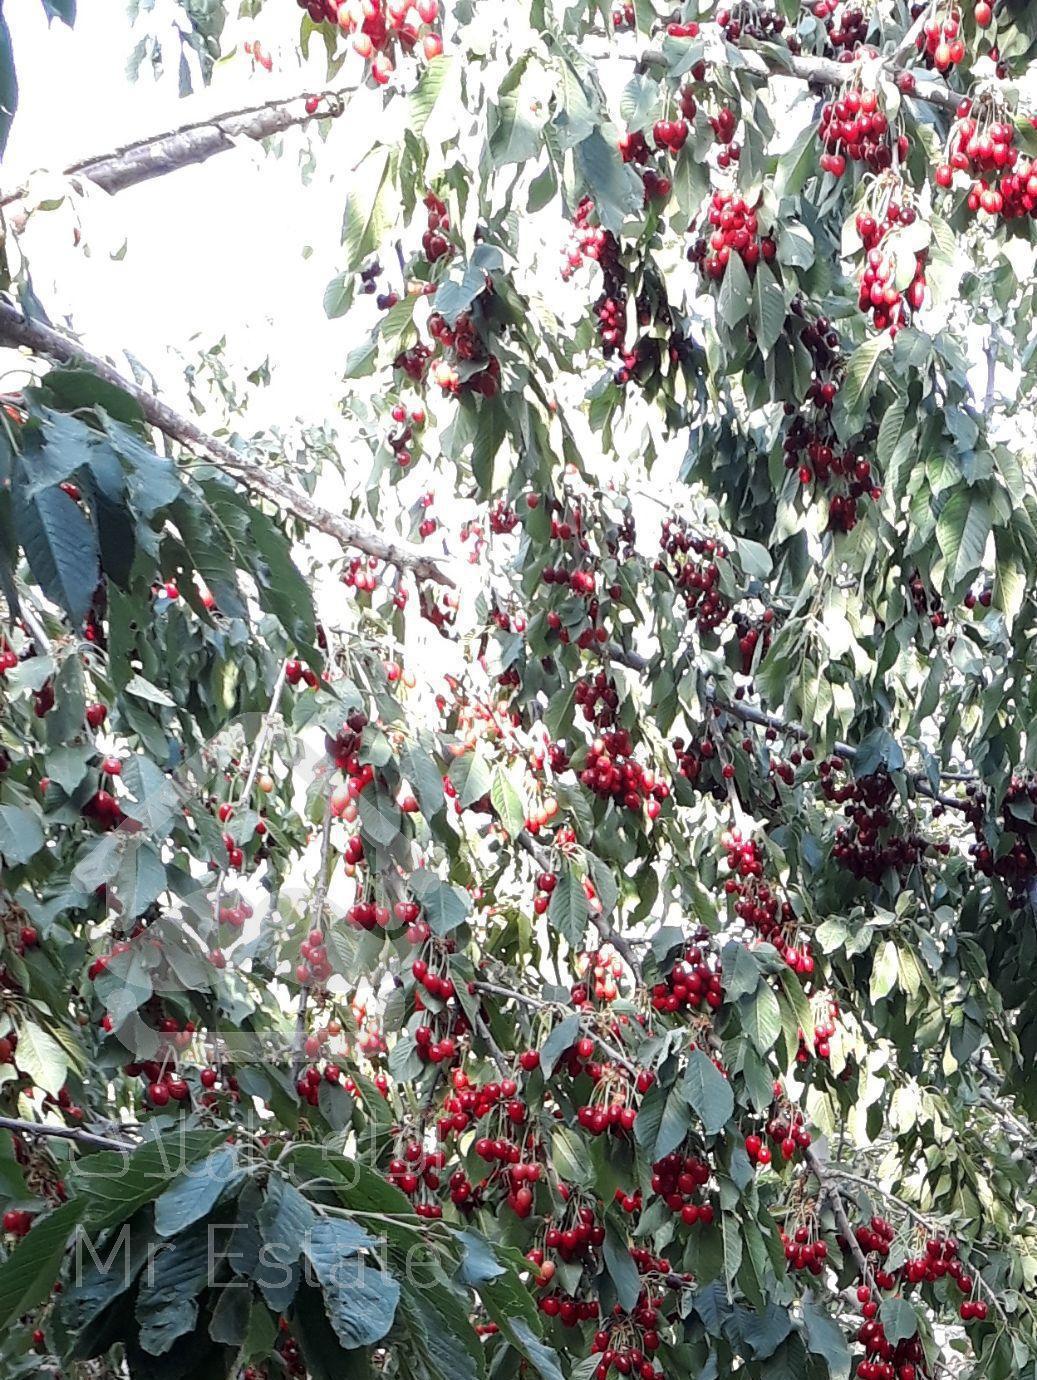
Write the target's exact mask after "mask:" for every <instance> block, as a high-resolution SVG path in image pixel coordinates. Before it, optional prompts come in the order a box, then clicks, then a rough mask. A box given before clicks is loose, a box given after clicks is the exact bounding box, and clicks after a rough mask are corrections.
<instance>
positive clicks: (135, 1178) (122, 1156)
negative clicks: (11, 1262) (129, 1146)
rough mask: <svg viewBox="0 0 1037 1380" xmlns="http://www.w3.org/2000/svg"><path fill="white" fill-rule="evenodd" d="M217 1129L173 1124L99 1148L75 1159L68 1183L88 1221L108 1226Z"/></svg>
mask: <svg viewBox="0 0 1037 1380" xmlns="http://www.w3.org/2000/svg"><path fill="white" fill-rule="evenodd" d="M226 1138H227V1137H226V1132H225V1131H222V1130H206V1131H201V1130H190V1131H188V1130H183V1129H180V1130H176V1131H172V1132H170V1133H169V1134H168V1135H164V1136H162V1137H161V1139H159V1140H155V1141H149V1142H148V1143H147V1144H146V1145H142V1146H141V1147H140V1148H139V1149H137V1150H134V1151H121V1150H103V1151H101V1152H100V1154H97V1155H89V1156H87V1157H86V1158H85V1159H81V1160H79V1161H78V1162H77V1163H76V1165H75V1166H74V1168H73V1169H72V1170H71V1171H70V1173H69V1176H68V1179H69V1186H70V1188H71V1189H72V1190H73V1192H74V1193H75V1194H78V1195H79V1196H80V1197H81V1198H82V1199H83V1211H84V1220H85V1221H86V1222H87V1223H88V1224H89V1225H90V1226H92V1227H96V1228H102V1227H111V1226H114V1225H115V1224H116V1223H117V1222H123V1221H125V1220H126V1218H128V1217H132V1215H133V1214H134V1212H136V1210H137V1208H139V1207H141V1206H143V1204H144V1203H150V1202H152V1201H153V1200H154V1199H155V1198H157V1197H158V1196H159V1194H160V1193H162V1192H164V1191H165V1189H167V1188H168V1187H169V1186H170V1184H171V1183H172V1182H173V1180H174V1179H175V1178H176V1177H177V1175H178V1174H181V1173H183V1172H184V1171H185V1170H186V1169H188V1168H190V1166H191V1165H192V1164H195V1163H196V1162H197V1161H198V1160H200V1159H203V1158H204V1157H205V1156H206V1155H208V1154H209V1153H210V1152H211V1151H212V1150H215V1148H216V1147H217V1146H218V1145H220V1144H222V1143H223V1142H224V1141H225V1140H226Z"/></svg>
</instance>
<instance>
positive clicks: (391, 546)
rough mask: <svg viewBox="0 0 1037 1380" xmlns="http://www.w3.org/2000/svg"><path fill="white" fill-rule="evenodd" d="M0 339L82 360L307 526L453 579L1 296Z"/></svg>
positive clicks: (430, 559)
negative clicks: (273, 471) (341, 512)
mask: <svg viewBox="0 0 1037 1380" xmlns="http://www.w3.org/2000/svg"><path fill="white" fill-rule="evenodd" d="M0 345H11V346H23V347H24V348H26V349H28V350H32V351H33V352H34V353H35V354H40V355H47V356H48V357H49V358H51V359H55V360H57V361H58V362H59V363H62V364H70V365H82V366H85V367H86V368H88V369H90V370H92V371H93V372H94V373H95V374H97V375H98V377H100V378H103V379H105V380H106V381H107V382H108V383H111V384H114V385H115V387H116V388H121V389H122V390H123V392H125V393H128V394H129V395H130V397H132V398H133V399H134V401H135V402H136V403H137V405H138V406H139V407H140V409H141V411H142V412H143V414H144V416H145V418H146V419H147V421H148V422H150V424H151V425H152V426H153V427H156V428H157V429H158V430H159V431H161V432H162V433H163V434H164V435H165V436H168V437H170V438H171V439H172V440H174V441H177V442H179V444H180V445H182V446H185V447H186V448H187V449H188V450H193V451H196V452H200V453H202V454H204V456H205V457H206V459H207V460H208V461H209V462H210V463H211V464H213V465H214V466H215V467H216V468H217V469H218V470H221V471H222V472H223V473H224V474H226V475H227V476H229V477H230V478H232V479H235V480H236V481H237V482H238V483H239V484H241V485H243V486H244V487H245V488H246V489H248V490H249V491H250V492H251V493H254V494H257V495H259V496H260V497H262V498H265V499H267V500H269V502H271V503H272V504H273V505H274V506H275V507H276V508H279V509H280V510H281V511H282V512H284V513H289V514H291V516H292V517H296V518H298V519H299V521H300V522H302V523H304V524H305V525H306V526H307V527H310V528H312V529H313V530H314V531H317V532H324V533H325V534H326V535H328V536H331V537H335V538H336V539H337V540H338V541H340V542H341V543H342V544H343V545H344V546H352V547H355V548H356V549H357V550H358V551H364V552H366V553H367V555H369V556H374V557H375V558H376V559H378V560H381V561H384V562H385V563H386V564H387V565H394V566H398V567H400V568H401V569H404V570H412V571H413V572H414V575H415V577H416V578H417V579H419V580H432V581H434V582H435V583H437V584H441V585H449V586H450V587H451V588H453V585H454V582H453V580H451V579H450V578H449V576H447V575H446V574H444V572H443V571H442V570H441V569H440V565H439V561H441V560H443V559H445V558H444V557H439V558H437V557H434V556H430V555H429V554H428V553H427V552H426V551H423V550H422V549H421V548H420V547H416V546H412V545H411V544H410V543H408V542H402V541H400V542H392V541H386V539H385V538H384V537H382V536H380V535H378V533H376V532H371V531H369V530H368V529H366V528H364V527H361V526H360V524H359V523H356V522H353V521H352V520H351V519H350V518H346V517H340V516H339V515H338V514H337V513H332V512H329V511H328V509H326V508H322V507H321V506H320V504H319V503H315V502H314V501H313V499H312V498H310V497H309V496H308V495H307V494H304V493H301V492H300V491H299V490H298V489H295V488H293V487H292V485H291V484H289V483H288V482H287V481H286V480H283V479H281V478H279V477H278V476H277V475H275V474H271V473H270V472H269V471H268V470H265V469H264V468H263V467H262V466H261V465H259V464H257V463H256V462H255V461H254V460H249V459H248V458H247V456H245V455H242V454H240V453H239V452H238V451H236V450H233V449H232V448H231V447H230V446H228V445H226V444H225V443H224V442H223V441H218V440H217V439H216V437H215V436H209V435H207V434H206V433H205V432H204V431H202V430H201V429H200V428H199V427H197V426H195V424H194V423H193V422H191V421H189V420H188V419H187V418H186V417H182V416H180V414H179V413H177V412H174V411H173V409H172V408H171V407H168V406H167V405H166V404H165V403H163V402H161V401H160V400H159V399H158V398H156V397H154V395H153V394H151V393H148V392H146V391H145V390H144V389H143V388H139V387H138V386H137V385H136V384H135V383H131V382H130V381H129V380H128V379H126V378H124V377H123V376H122V375H121V374H120V373H119V372H118V371H117V370H116V369H114V368H113V367H112V366H111V365H110V364H108V363H107V362H106V361H105V360H103V359H101V358H99V357H98V356H97V355H92V354H90V353H89V352H88V351H87V350H84V349H83V347H82V346H81V345H80V344H79V343H78V342H77V341H74V340H70V339H69V338H68V336H65V335H62V334H61V333H60V332H59V331H55V330H53V329H52V328H51V327H50V326H44V325H43V324H41V323H40V322H38V321H33V320H30V318H29V317H27V316H25V315H24V313H23V312H21V311H20V310H19V309H18V308H17V307H15V306H12V305H11V304H10V303H9V302H2V301H0Z"/></svg>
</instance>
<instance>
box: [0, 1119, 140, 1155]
mask: <svg viewBox="0 0 1037 1380" xmlns="http://www.w3.org/2000/svg"><path fill="white" fill-rule="evenodd" d="M0 1130H4V1131H15V1132H17V1133H18V1134H20V1135H24V1136H46V1137H49V1138H51V1139H55V1140H70V1141H72V1142H73V1143H74V1144H76V1145H82V1146H84V1147H88V1148H89V1149H91V1150H136V1148H137V1146H136V1144H135V1143H134V1142H133V1141H132V1140H123V1139H122V1138H121V1137H120V1136H101V1135H96V1134H95V1133H94V1132H93V1131H83V1130H80V1129H79V1127H78V1126H58V1125H55V1124H52V1123H51V1122H45V1121H21V1120H20V1119H19V1118H18V1117H13V1116H0Z"/></svg>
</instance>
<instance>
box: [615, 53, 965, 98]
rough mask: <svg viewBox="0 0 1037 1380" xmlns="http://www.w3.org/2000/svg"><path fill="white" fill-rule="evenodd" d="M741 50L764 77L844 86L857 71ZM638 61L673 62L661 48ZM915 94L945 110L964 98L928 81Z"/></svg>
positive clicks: (825, 61)
mask: <svg viewBox="0 0 1037 1380" xmlns="http://www.w3.org/2000/svg"><path fill="white" fill-rule="evenodd" d="M738 52H739V56H740V58H741V64H740V65H741V66H742V67H744V68H746V69H747V70H748V71H750V72H751V73H752V74H753V76H756V77H762V78H763V79H764V80H765V81H766V80H769V79H770V78H771V77H794V78H795V79H796V80H797V81H805V82H806V83H807V84H808V85H809V86H842V85H843V84H844V83H845V82H846V81H847V80H848V79H849V78H850V77H851V76H852V75H853V72H854V64H853V63H847V62H835V61H834V60H833V59H832V58H822V57H795V56H794V55H793V54H792V53H782V54H781V56H780V58H779V57H774V56H772V55H771V53H768V54H767V55H766V56H764V54H763V53H757V52H754V51H752V50H751V49H749V48H740V49H739V50H738ZM903 56H906V54H900V55H894V57H893V58H891V59H889V60H887V61H886V63H885V64H884V65H885V69H886V71H887V73H888V75H890V76H894V75H895V74H896V73H897V72H898V71H901V70H903V63H902V61H900V60H899V59H900V58H901V57H903ZM638 61H639V65H640V66H642V67H662V68H667V67H669V65H670V63H669V60H668V58H667V57H666V56H665V54H664V53H662V52H660V51H659V50H657V49H650V50H649V51H648V52H646V53H642V54H641V57H640V58H639V59H638ZM911 94H912V96H914V98H915V99H916V100H919V101H926V102H927V103H928V104H929V105H936V106H939V107H940V108H941V109H942V110H957V108H958V104H959V102H960V101H961V97H960V96H959V95H956V94H955V93H954V92H953V91H951V90H950V89H949V88H948V87H946V86H943V85H939V84H937V83H935V82H934V83H929V82H926V83H925V84H924V85H923V86H920V87H919V88H918V89H917V90H916V91H913V92H912V93H911Z"/></svg>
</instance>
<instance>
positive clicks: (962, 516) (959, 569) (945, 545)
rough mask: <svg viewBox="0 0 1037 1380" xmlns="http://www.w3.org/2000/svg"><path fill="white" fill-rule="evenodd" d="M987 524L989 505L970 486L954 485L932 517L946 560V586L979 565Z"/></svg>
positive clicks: (951, 585) (962, 578)
mask: <svg viewBox="0 0 1037 1380" xmlns="http://www.w3.org/2000/svg"><path fill="white" fill-rule="evenodd" d="M990 528H991V515H990V505H989V504H988V503H987V501H986V499H985V498H982V497H981V496H980V495H979V494H977V493H976V492H975V491H974V490H973V489H971V488H960V489H956V490H955V491H954V493H952V494H951V495H950V497H949V498H948V499H947V501H946V503H945V504H944V505H943V508H942V509H941V511H940V516H939V517H938V518H937V519H936V540H937V542H938V543H939V546H940V550H941V551H942V552H943V556H944V559H945V560H946V562H947V577H948V581H949V587H950V588H954V587H956V586H957V585H959V584H960V583H961V582H962V581H963V580H964V579H966V578H967V577H968V576H970V575H974V574H975V572H976V571H977V570H978V569H979V567H980V565H981V564H982V561H983V553H984V551H985V550H986V545H987V538H988V537H989V536H990Z"/></svg>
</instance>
